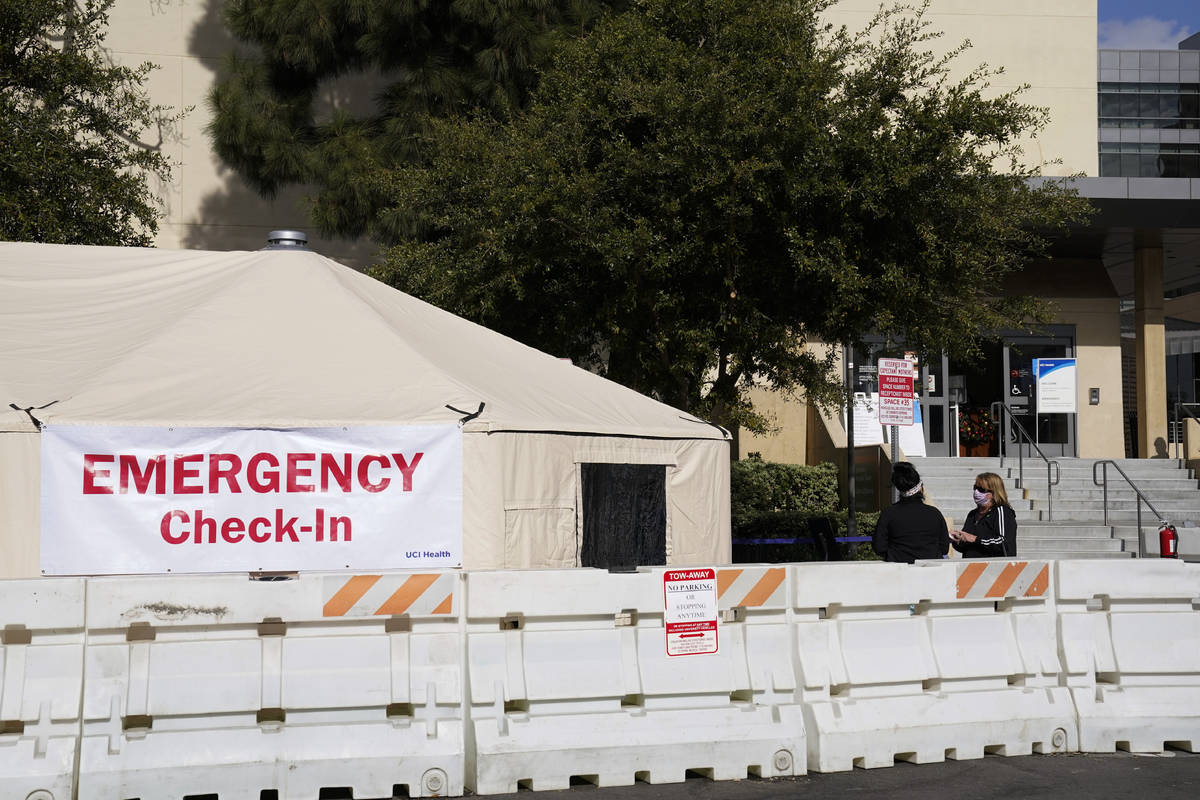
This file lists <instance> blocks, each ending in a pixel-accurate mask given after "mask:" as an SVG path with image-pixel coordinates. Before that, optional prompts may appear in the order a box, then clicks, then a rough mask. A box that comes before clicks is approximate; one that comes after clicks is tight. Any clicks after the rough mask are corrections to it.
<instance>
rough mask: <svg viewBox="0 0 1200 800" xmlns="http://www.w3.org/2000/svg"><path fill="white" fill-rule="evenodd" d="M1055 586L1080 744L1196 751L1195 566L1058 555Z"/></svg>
mask: <svg viewBox="0 0 1200 800" xmlns="http://www.w3.org/2000/svg"><path fill="white" fill-rule="evenodd" d="M1057 588H1058V612H1059V627H1060V631H1061V637H1062V652H1063V661H1064V665H1065V669H1066V672H1067V680H1066V683H1067V685H1068V686H1070V687H1071V694H1072V696H1073V697H1074V699H1075V707H1076V710H1077V711H1078V714H1079V734H1080V745H1081V748H1082V750H1083V751H1084V752H1087V753H1110V752H1113V751H1114V750H1117V749H1121V750H1131V751H1134V752H1142V753H1156V752H1162V751H1163V750H1165V749H1167V748H1175V749H1181V750H1189V751H1191V752H1196V751H1197V750H1198V749H1200V564H1189V563H1185V562H1183V561H1176V560H1173V559H1157V558H1155V559H1138V560H1136V561H1122V562H1119V563H1118V562H1116V561H1101V560H1084V559H1073V560H1070V561H1067V560H1063V561H1060V562H1058V581H1057Z"/></svg>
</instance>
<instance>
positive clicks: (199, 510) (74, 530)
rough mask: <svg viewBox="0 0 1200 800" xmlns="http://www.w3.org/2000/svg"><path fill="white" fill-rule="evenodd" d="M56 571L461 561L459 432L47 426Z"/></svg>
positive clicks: (46, 492) (45, 490) (45, 505)
mask: <svg viewBox="0 0 1200 800" xmlns="http://www.w3.org/2000/svg"><path fill="white" fill-rule="evenodd" d="M41 440H42V538H41V553H42V557H41V566H42V572H43V573H44V574H46V575H107V574H130V573H164V572H242V571H258V570H268V571H276V570H278V571H285V570H286V571H290V570H332V569H371V570H380V569H406V568H410V567H421V568H426V567H457V566H461V565H462V431H461V429H460V428H459V426H458V425H414V426H389V427H378V426H373V427H348V428H301V429H289V430H262V429H241V428H154V427H115V426H103V425H47V426H45V427H44V428H43V429H42V436H41Z"/></svg>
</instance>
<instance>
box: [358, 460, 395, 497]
mask: <svg viewBox="0 0 1200 800" xmlns="http://www.w3.org/2000/svg"><path fill="white" fill-rule="evenodd" d="M372 464H381V465H383V466H385V467H387V466H389V462H388V460H387V456H364V457H363V460H362V461H360V462H358V485H359V486H361V487H362V488H364V489H366V490H367V491H368V492H382V491H383V490H384V489H386V488H387V487H388V484H390V483H391V482H392V479H391V478H380V479H379V483H371V465H372Z"/></svg>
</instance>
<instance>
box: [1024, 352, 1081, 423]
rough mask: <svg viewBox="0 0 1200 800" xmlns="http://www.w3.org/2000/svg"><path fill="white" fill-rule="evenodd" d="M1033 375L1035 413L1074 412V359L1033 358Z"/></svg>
mask: <svg viewBox="0 0 1200 800" xmlns="http://www.w3.org/2000/svg"><path fill="white" fill-rule="evenodd" d="M1033 375H1034V379H1035V380H1036V381H1037V413H1039V414H1074V413H1075V359H1073V358H1035V359H1034V360H1033Z"/></svg>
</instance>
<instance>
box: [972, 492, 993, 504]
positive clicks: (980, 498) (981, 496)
mask: <svg viewBox="0 0 1200 800" xmlns="http://www.w3.org/2000/svg"><path fill="white" fill-rule="evenodd" d="M971 494H972V496H973V497H974V498H975V505H977V506H982V505H984V504H985V503H987V501H988V500H990V499H991V497H992V493H991V492H981V491H979V490H978V489H973V490H972V491H971Z"/></svg>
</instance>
